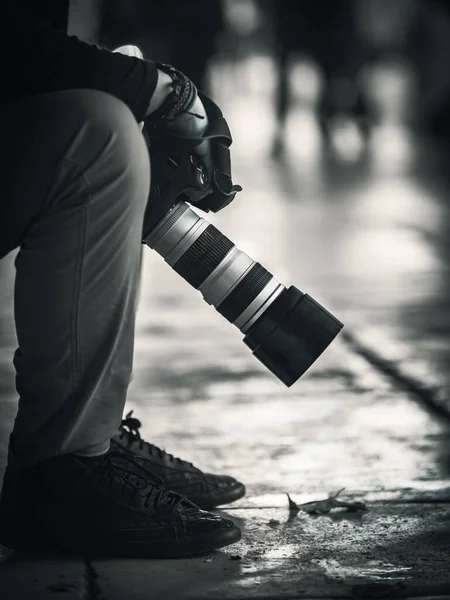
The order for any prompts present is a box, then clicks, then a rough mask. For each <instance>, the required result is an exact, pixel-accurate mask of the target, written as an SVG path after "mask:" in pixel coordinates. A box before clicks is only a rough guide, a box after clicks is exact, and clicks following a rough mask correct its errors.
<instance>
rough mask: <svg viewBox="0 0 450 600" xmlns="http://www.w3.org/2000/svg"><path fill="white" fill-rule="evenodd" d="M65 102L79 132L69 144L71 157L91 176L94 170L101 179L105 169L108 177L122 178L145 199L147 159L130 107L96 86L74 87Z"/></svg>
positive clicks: (148, 162) (147, 183) (148, 173)
mask: <svg viewBox="0 0 450 600" xmlns="http://www.w3.org/2000/svg"><path fill="white" fill-rule="evenodd" d="M68 104H69V105H70V110H71V111H73V112H72V115H73V117H74V118H75V119H76V121H77V123H76V130H77V131H78V132H80V133H81V135H80V136H76V138H77V137H79V144H78V143H77V142H75V144H73V146H72V148H71V154H72V155H71V159H72V160H73V161H74V162H75V163H78V164H80V163H83V164H84V165H85V167H86V168H88V169H89V171H90V173H91V176H92V173H96V174H97V176H98V177H101V178H102V179H103V176H104V174H105V169H107V171H108V174H109V176H110V179H111V180H113V179H114V178H118V177H120V178H121V179H124V180H125V181H126V182H127V185H128V186H130V188H134V189H135V190H136V193H137V195H138V196H141V197H143V199H145V197H146V195H147V194H148V189H149V185H150V159H149V153H148V149H147V146H146V143H145V141H144V137H143V135H142V132H141V129H140V127H139V125H138V123H137V121H136V119H135V117H134V115H133V113H132V112H131V110H130V109H129V108H128V107H127V106H126V105H125V104H124V103H123V102H122V101H121V100H119V99H117V98H115V97H113V96H111V95H109V94H106V93H104V92H100V91H96V90H74V91H73V92H71V97H70V101H69V103H68ZM67 108H69V106H66V111H67ZM66 114H67V112H66ZM96 167H97V168H96ZM139 189H140V191H139Z"/></svg>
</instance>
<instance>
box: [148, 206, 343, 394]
mask: <svg viewBox="0 0 450 600" xmlns="http://www.w3.org/2000/svg"><path fill="white" fill-rule="evenodd" d="M144 242H145V243H146V244H147V245H148V246H149V247H150V248H153V249H154V250H156V252H158V253H159V254H160V255H161V256H162V257H163V258H164V260H165V261H166V262H167V263H168V264H169V265H170V266H171V267H172V269H173V270H174V271H176V272H177V273H178V274H179V275H181V277H183V279H185V280H186V281H187V282H188V283H190V285H192V286H193V287H194V288H195V289H197V290H199V291H200V292H201V294H202V295H203V298H204V300H205V301H206V302H207V303H208V304H210V305H212V306H214V308H215V309H216V310H217V312H219V313H220V314H221V315H222V316H223V317H225V319H227V320H228V321H229V322H230V323H233V325H235V326H236V327H237V328H238V329H239V330H240V331H241V332H242V333H244V334H245V337H244V342H245V343H246V344H247V346H248V347H249V348H250V349H251V350H252V352H253V354H254V355H255V356H256V358H258V359H259V360H260V361H261V362H262V363H263V364H264V365H265V366H266V367H267V368H268V369H269V370H270V371H272V373H274V375H276V376H277V377H278V378H279V379H280V380H281V381H282V382H283V383H284V384H285V385H287V386H291V385H292V384H293V383H295V381H297V379H298V378H299V377H300V376H301V375H303V373H304V372H305V371H306V370H307V369H308V368H309V367H310V366H311V365H312V363H313V362H314V361H315V360H316V359H317V358H318V357H319V355H320V354H321V353H322V352H323V351H324V350H325V348H326V347H327V346H328V345H329V344H330V343H331V342H332V341H333V339H334V338H335V337H336V335H337V334H338V333H339V331H340V330H341V329H342V327H343V325H342V323H341V322H340V321H339V320H338V319H336V318H335V317H334V316H333V315H332V314H331V313H329V312H328V311H327V310H325V309H324V308H323V307H322V306H321V305H320V304H319V303H318V302H316V301H315V300H314V299H313V298H311V296H309V295H308V294H304V293H303V292H301V291H300V290H298V289H297V288H295V287H294V286H291V287H290V288H289V289H286V288H285V286H284V285H283V284H281V283H280V282H279V281H278V280H276V279H275V277H274V276H273V275H272V274H271V273H269V271H267V269H265V268H264V267H263V266H262V265H261V264H260V263H258V262H256V261H254V260H253V259H252V258H251V257H250V256H248V255H247V254H245V252H243V251H242V250H239V248H237V247H236V246H235V244H234V243H233V242H232V241H231V240H230V239H228V238H227V237H226V236H225V235H223V234H222V233H221V232H220V231H219V230H218V229H217V228H216V227H214V225H212V224H211V223H208V221H206V220H205V219H203V218H202V217H201V216H200V215H198V214H197V213H196V212H195V211H194V210H192V208H191V207H190V206H189V205H188V204H187V203H186V202H178V203H177V204H175V205H174V206H173V207H172V208H171V210H169V211H168V212H167V213H166V215H165V216H164V217H163V218H162V219H161V220H160V221H159V222H158V223H157V224H156V225H155V226H154V227H153V229H152V230H151V231H150V233H149V234H148V235H147V236H146V237H145V239H144Z"/></svg>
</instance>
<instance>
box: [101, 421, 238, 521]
mask: <svg viewBox="0 0 450 600" xmlns="http://www.w3.org/2000/svg"><path fill="white" fill-rule="evenodd" d="M140 427H141V422H140V421H139V420H138V419H135V418H133V417H132V412H129V413H128V414H127V415H126V418H125V419H123V421H122V424H121V426H120V428H119V431H118V432H117V434H116V435H115V436H114V437H113V439H112V440H111V447H112V448H114V451H115V452H120V451H121V452H123V453H124V454H126V455H128V456H132V457H133V458H134V460H135V461H138V462H139V464H141V465H142V466H144V467H145V468H146V469H149V470H150V471H152V472H153V473H155V475H157V476H158V477H160V478H161V479H162V481H163V483H164V486H165V487H166V488H167V489H170V490H173V491H175V492H178V493H179V494H183V495H184V496H186V498H188V499H189V500H190V501H191V502H194V503H195V504H197V506H199V507H200V508H203V509H205V510H210V509H212V508H214V507H216V506H219V505H221V504H229V503H230V502H235V501H236V500H239V498H242V496H244V495H245V487H244V485H243V484H242V483H239V481H236V479H234V478H233V477H229V476H227V475H213V474H211V473H203V472H202V471H200V469H197V467H194V465H193V464H192V463H190V462H187V461H185V460H182V459H181V458H176V457H175V456H173V455H172V454H169V453H168V452H166V451H165V450H162V449H161V448H158V446H154V445H153V444H150V443H149V442H146V441H145V440H143V439H142V438H141V435H140V433H139V428H140Z"/></svg>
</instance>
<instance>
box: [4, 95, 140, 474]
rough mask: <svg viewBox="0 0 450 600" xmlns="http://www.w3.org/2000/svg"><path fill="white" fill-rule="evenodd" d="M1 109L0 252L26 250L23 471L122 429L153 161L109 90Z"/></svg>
mask: <svg viewBox="0 0 450 600" xmlns="http://www.w3.org/2000/svg"><path fill="white" fill-rule="evenodd" d="M0 113H1V114H2V117H3V118H2V119H1V122H2V131H1V133H0V182H1V187H0V259H1V258H2V257H4V256H5V255H6V254H7V253H9V252H10V251H12V250H14V249H16V248H19V252H18V255H17V258H16V261H15V266H16V278H15V290H14V316H15V324H16V332H17V339H18V348H17V350H16V352H15V354H14V367H15V369H16V388H17V392H18V395H19V405H18V412H17V417H16V420H15V424H14V429H13V431H12V434H11V437H10V444H9V454H8V462H9V465H10V468H11V469H13V470H18V469H22V468H25V467H28V466H32V465H34V464H36V463H38V462H40V461H43V460H46V459H48V458H51V457H54V456H57V455H59V454H63V453H76V454H81V455H85V456H95V455H98V454H102V453H103V452H105V451H107V450H108V448H109V440H110V438H111V437H112V436H113V435H114V433H115V432H116V431H117V428H118V426H119V425H120V421H121V418H122V415H123V409H124V404H125V399H126V394H127V388H128V385H129V382H130V378H131V371H132V363H133V346H134V329H135V314H136V308H137V306H136V305H137V295H138V288H139V277H140V260H141V248H142V244H141V241H142V236H141V234H142V223H143V218H144V211H145V207H146V204H147V199H148V193H149V187H150V161H149V155H148V150H147V146H146V144H145V141H144V139H143V136H142V134H141V131H140V129H139V126H138V124H137V122H136V120H135V118H134V117H133V115H132V113H131V111H130V110H129V109H128V108H127V107H126V106H125V104H123V103H122V102H121V101H120V100H118V99H116V98H113V97H112V96H110V95H108V94H105V93H103V92H97V91H91V90H70V91H62V92H52V93H48V94H40V95H36V96H33V97H28V98H25V99H22V100H20V101H17V102H15V103H11V104H7V105H1V106H0ZM0 400H1V399H0Z"/></svg>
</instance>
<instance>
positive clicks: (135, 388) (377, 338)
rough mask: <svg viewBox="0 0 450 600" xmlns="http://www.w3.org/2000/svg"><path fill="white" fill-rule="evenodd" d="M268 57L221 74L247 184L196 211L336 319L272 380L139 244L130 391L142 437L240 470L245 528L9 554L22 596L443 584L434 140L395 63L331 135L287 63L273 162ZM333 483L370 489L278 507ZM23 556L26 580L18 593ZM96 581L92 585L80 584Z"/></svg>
mask: <svg viewBox="0 0 450 600" xmlns="http://www.w3.org/2000/svg"><path fill="white" fill-rule="evenodd" d="M252 60H253V62H252ZM267 69H268V70H267ZM308 69H309V70H308ZM249 72H251V73H252V76H251V77H246V74H247V75H248V73H249ZM268 73H269V75H270V73H271V70H270V65H269V66H268V63H267V60H266V59H265V58H253V59H251V60H250V59H249V63H248V64H245V63H243V64H241V65H240V66H239V67H234V70H233V67H228V71H227V70H226V69H223V70H222V71H219V72H218V75H217V81H215V86H216V89H217V100H218V102H219V104H221V106H222V108H223V110H224V113H225V114H226V115H227V117H228V118H229V122H230V126H231V129H232V131H233V132H234V145H233V150H234V151H233V163H234V178H235V180H236V182H238V183H240V184H242V185H243V187H244V191H243V192H242V194H241V195H240V197H238V199H236V201H235V202H234V203H233V204H232V205H231V206H230V207H228V208H227V209H226V210H225V211H223V213H219V214H217V215H214V216H212V217H210V216H208V219H209V220H211V221H213V222H214V223H215V224H216V226H217V227H219V229H220V230H221V231H223V232H224V233H225V234H226V235H228V236H229V237H230V238H231V239H232V240H233V241H234V242H235V243H236V244H237V245H238V246H239V247H240V248H242V249H243V250H244V251H246V252H247V253H248V254H250V255H251V256H253V257H254V258H255V259H257V260H259V261H260V262H261V263H262V264H263V265H264V266H266V268H268V269H269V270H270V271H271V272H273V273H274V274H275V275H276V276H277V278H278V279H280V280H281V281H283V283H285V284H290V283H293V284H295V285H297V286H298V287H299V288H300V289H303V290H305V291H308V292H309V293H310V294H311V295H313V296H314V297H316V298H317V299H318V300H319V301H320V302H323V304H325V305H326V306H327V307H329V308H330V309H331V310H332V311H333V312H334V313H335V314H336V315H337V316H338V317H339V318H341V319H342V320H343V321H344V322H345V324H346V328H345V330H344V332H345V333H344V334H343V335H341V336H340V338H339V339H338V340H337V341H336V342H335V343H334V344H333V346H332V347H331V348H330V349H329V350H328V351H327V352H326V353H325V354H324V356H323V357H322V358H321V359H320V360H319V361H318V362H317V364H316V365H315V366H314V367H313V368H312V369H311V371H310V372H309V373H307V374H306V375H305V376H304V378H303V379H302V380H300V382H298V383H297V384H296V385H295V386H294V387H293V388H290V389H285V388H283V387H281V384H280V383H278V382H277V381H276V380H275V379H274V378H273V377H272V376H271V375H270V374H269V373H268V372H267V371H266V370H265V369H264V367H263V366H262V365H260V364H259V363H258V362H257V361H256V360H255V359H254V358H253V357H252V356H251V354H250V353H249V352H248V349H247V348H246V347H245V346H244V345H243V344H242V341H241V337H242V336H241V335H240V334H239V333H238V332H237V330H236V329H234V328H233V327H231V326H230V325H229V324H228V323H227V322H226V321H224V319H222V318H221V317H220V315H218V314H217V313H216V312H215V311H214V310H213V309H212V308H210V307H208V306H207V305H206V304H205V303H203V301H202V300H201V297H200V295H199V294H198V293H197V292H195V291H194V290H192V289H191V288H190V287H189V286H188V285H187V284H186V283H185V282H184V281H183V280H182V279H180V278H179V276H178V275H177V274H175V273H173V272H172V271H171V270H170V268H169V267H168V266H167V265H165V264H164V263H163V262H162V260H161V259H160V258H159V257H158V256H156V255H154V254H152V253H151V252H150V251H146V252H145V261H144V271H143V282H142V290H141V304H140V308H139V313H138V323H137V339H136V355H135V371H134V378H133V381H132V384H131V387H130V393H129V406H128V409H134V410H135V413H136V416H137V417H138V418H139V419H141V420H142V421H143V430H144V431H143V434H144V435H145V436H146V437H148V438H150V439H151V440H152V441H153V442H154V443H156V444H158V445H161V446H163V447H165V448H167V449H168V450H169V451H171V452H175V453H176V454H179V455H183V456H184V457H186V458H188V459H189V460H192V461H194V462H195V463H196V464H197V465H198V466H199V467H200V468H203V469H206V470H209V471H216V472H228V473H230V474H232V475H234V476H236V477H238V478H239V479H241V480H242V481H244V482H245V483H246V485H247V489H248V494H247V496H246V497H245V498H244V499H242V500H241V501H239V502H238V503H236V504H235V505H231V506H229V507H226V514H228V515H230V517H231V518H233V519H234V520H236V521H237V522H238V523H239V524H240V525H242V527H243V533H244V535H243V539H242V541H241V542H240V543H239V544H236V545H235V546H232V547H230V548H228V549H227V550H226V551H223V552H217V553H215V554H213V555H210V556H206V557H198V558H195V559H186V560H177V561H169V562H163V561H95V562H94V563H92V564H90V563H88V564H87V565H85V564H83V563H82V562H81V561H80V562H77V561H61V560H60V559H59V558H53V559H52V558H47V559H45V560H42V559H41V561H35V560H31V559H30V558H28V559H23V558H21V559H19V558H18V557H15V558H13V559H12V560H8V561H5V562H4V563H3V566H2V567H1V569H0V576H4V577H5V580H6V578H9V579H8V581H9V583H10V588H11V589H17V590H18V595H17V597H23V598H46V597H47V595H48V594H50V593H54V592H55V589H56V588H55V587H53V588H52V586H56V587H57V586H58V585H60V588H58V589H59V591H61V589H62V588H61V586H62V587H64V590H63V591H64V592H65V597H66V598H71V597H74V598H75V597H76V598H79V597H80V593H81V594H83V593H85V595H86V597H89V598H90V597H96V598H103V597H104V598H108V599H115V598H124V597H129V598H133V599H134V598H139V599H140V598H148V597H149V596H148V594H149V593H150V591H151V592H153V597H158V598H163V597H164V598H167V599H170V598H177V599H178V598H179V599H186V600H202V599H205V600H215V599H219V598H220V599H222V598H229V599H237V598H244V597H248V598H280V599H281V598H291V599H294V598H311V597H315V598H322V597H323V598H325V597H326V598H341V597H356V598H368V597H412V596H427V597H431V596H433V595H435V596H440V597H444V595H445V594H450V575H449V573H450V570H449V564H450V559H449V545H450V504H449V503H450V446H449V442H448V434H449V424H448V420H446V419H445V418H444V417H443V416H442V415H443V414H444V413H445V411H447V412H448V414H449V415H450V395H449V387H450V376H449V369H448V365H449V364H450V350H449V348H450V345H449V343H448V339H449V331H450V320H449V319H450V316H449V315H450V311H449V310H448V308H449V305H450V277H449V273H450V269H449V267H450V262H449V256H450V254H449V252H448V250H449V248H448V246H449V239H450V238H449V237H448V231H449V221H450V209H449V205H450V203H449V202H448V195H449V191H448V190H449V188H448V187H447V183H448V182H447V181H446V177H445V172H443V170H442V165H443V164H444V162H445V161H444V156H445V153H444V152H443V151H442V149H440V148H438V147H436V146H435V145H433V144H431V143H430V141H428V140H426V139H422V138H419V137H418V136H416V135H413V134H412V133H410V132H408V131H406V130H405V129H404V127H403V125H402V120H401V118H400V116H401V111H400V110H399V108H398V107H399V106H401V103H400V100H399V98H400V99H401V94H402V89H404V88H405V86H406V87H407V82H405V80H404V79H402V77H401V76H400V75H401V74H400V75H399V74H398V73H397V78H396V74H395V72H394V71H392V70H391V71H389V72H388V73H385V74H384V76H382V73H381V75H380V73H378V74H375V75H374V76H373V81H374V82H375V83H373V85H374V86H375V87H376V88H377V93H378V96H377V98H378V100H377V101H378V102H379V104H380V106H382V107H383V106H384V107H385V109H386V110H385V111H384V113H383V115H384V116H383V119H382V122H381V123H380V124H379V125H378V126H377V127H376V128H375V130H374V132H373V135H372V136H371V139H370V140H369V143H368V146H367V147H365V148H364V147H363V145H362V144H361V140H359V142H358V134H357V132H355V131H354V129H352V127H351V126H350V125H349V124H345V123H343V124H341V125H340V131H339V132H338V135H337V139H336V140H335V142H333V143H334V147H333V150H330V148H327V147H326V146H325V145H324V143H323V141H322V140H321V138H320V135H319V132H318V129H317V125H316V123H315V120H314V117H313V115H312V113H311V110H310V108H308V106H306V107H305V106H304V105H303V104H302V103H301V102H300V99H301V98H300V96H302V94H303V95H306V96H307V95H308V94H310V95H311V94H312V95H314V85H316V83H315V79H314V74H313V72H312V71H311V69H310V67H308V66H307V65H306V66H305V65H303V66H301V65H300V67H299V70H298V72H296V74H294V79H295V78H297V79H296V83H295V85H294V88H295V90H297V92H298V96H299V98H300V99H299V98H297V100H298V102H294V106H293V110H292V114H291V117H290V120H289V122H288V126H287V130H286V138H285V139H286V150H285V155H284V156H280V157H279V159H278V161H277V162H274V161H273V160H272V159H271V158H270V145H271V140H272V137H273V133H274V122H273V116H272V108H271V93H272V92H273V81H272V80H271V78H270V76H268V75H267V74H268ZM258 74H259V75H261V76H258ZM262 74H264V77H262ZM302 77H303V79H302ZM308 78H309V79H308ZM236 79H239V80H240V81H242V82H243V84H242V85H241V86H239V91H238V90H237V89H236V85H235V81H236ZM299 82H303V83H304V82H309V84H308V85H310V88H309V92H308V90H307V91H306V92H304V90H303V89H302V86H301V85H299ZM264 86H265V87H264ZM271 86H272V87H271ZM383 86H384V88H383ZM402 86H403V87H402ZM305 87H307V86H306V84H305ZM311 90H312V91H311ZM297 92H296V93H297ZM264 98H266V99H265V100H264ZM355 140H356V141H355ZM12 259H13V257H12V256H10V257H9V258H8V259H7V260H5V261H3V262H2V263H0V281H1V286H0V370H1V374H2V377H1V381H0V394H1V398H2V402H1V404H0V414H1V419H0V440H1V441H2V448H3V449H2V453H3V454H2V457H3V459H2V460H3V464H4V457H5V451H6V441H7V435H8V432H9V429H10V428H11V426H12V422H13V418H14V413H15V409H16V402H17V400H16V394H15V391H14V387H13V384H14V377H13V371H12V364H11V358H12V352H13V350H14V347H15V337H14V328H13V321H12V296H11V294H12V277H13V264H12ZM439 411H440V412H439ZM344 487H345V490H344V492H343V495H342V498H343V499H345V498H347V499H350V500H361V501H364V502H365V503H366V506H367V510H366V511H364V512H362V513H351V512H345V511H342V510H338V511H334V510H333V511H332V512H330V513H329V514H327V515H324V516H312V515H308V514H306V513H303V512H299V513H298V514H297V515H295V516H294V517H293V516H292V515H290V514H289V510H288V502H287V496H286V492H288V493H289V494H290V495H291V497H292V498H293V499H294V501H295V502H297V503H298V504H300V503H303V502H309V501H312V500H318V499H323V498H326V497H327V496H328V494H330V493H333V492H336V491H337V490H339V489H341V488H344ZM221 512H224V511H221ZM24 569H25V570H26V572H27V573H29V574H30V577H32V578H33V582H34V583H33V586H34V587H33V590H34V591H33V593H34V594H36V595H27V593H28V591H29V589H31V588H30V584H29V583H27V581H26V580H25V579H24V577H23V573H24ZM61 574H64V577H63V578H61V577H60V575H61ZM61 579H63V583H61ZM92 581H95V585H97V586H98V590H97V592H96V593H97V596H92V594H91V596H88V595H87V592H86V589H87V587H89V585H91V584H92ZM86 582H88V583H86ZM89 582H90V583H89ZM14 586H15V587H14ZM27 586H28V587H27ZM86 586H87V587H86ZM91 587H92V586H91ZM96 589H97V588H96ZM19 592H20V594H22V595H21V596H20V595H19ZM89 593H91V592H89ZM8 600H9V599H8ZM11 600H12V599H11Z"/></svg>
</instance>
